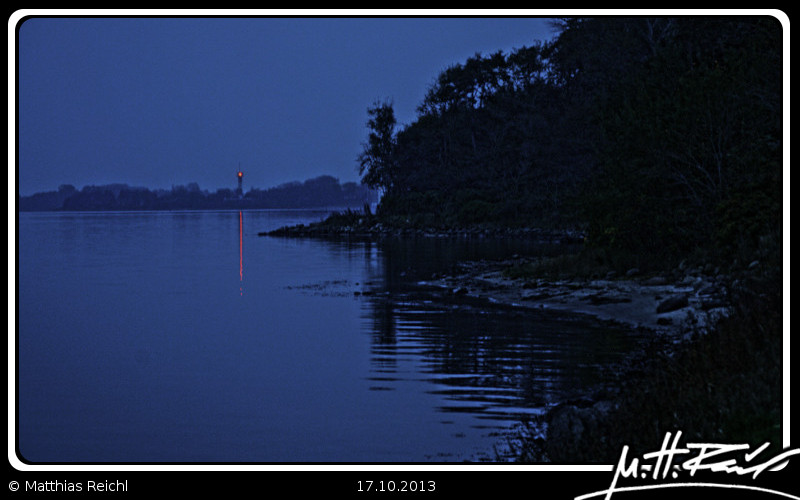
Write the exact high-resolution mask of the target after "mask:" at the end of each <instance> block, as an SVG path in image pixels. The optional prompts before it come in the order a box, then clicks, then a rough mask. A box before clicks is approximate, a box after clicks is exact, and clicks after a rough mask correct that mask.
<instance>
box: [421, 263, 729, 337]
mask: <svg viewBox="0 0 800 500" xmlns="http://www.w3.org/2000/svg"><path fill="white" fill-rule="evenodd" d="M525 263H526V259H520V258H517V259H512V260H506V261H499V262H486V261H481V262H466V263H462V264H461V265H460V269H459V272H458V273H456V274H453V275H448V276H436V277H435V279H431V280H427V281H424V282H422V283H421V284H425V285H429V286H436V287H441V288H444V289H448V290H450V291H451V293H453V294H454V295H464V296H470V297H478V298H484V299H486V300H488V301H490V302H494V303H502V304H507V305H513V306H517V307H526V308H538V309H550V310H555V311H561V312H572V313H581V314H588V315H591V316H594V317H597V318H598V319H602V320H612V321H617V322H620V323H626V324H629V325H631V326H632V327H634V328H648V329H651V330H653V331H654V332H657V333H660V334H670V335H672V336H674V337H676V338H678V339H680V338H681V337H682V336H683V335H686V334H687V333H688V332H690V331H692V332H693V331H696V329H697V327H698V326H699V327H703V326H704V325H707V324H710V323H711V322H713V320H714V318H717V317H719V316H720V315H724V314H725V313H726V311H727V304H726V300H725V297H726V291H727V287H728V284H727V280H728V279H729V278H728V277H727V276H725V275H720V274H719V273H717V274H711V273H708V274H706V273H704V272H703V270H701V269H688V268H685V269H678V270H676V271H675V272H672V273H669V274H668V275H665V276H644V275H640V274H639V272H638V270H636V269H631V270H629V271H628V272H627V273H626V275H624V276H622V277H619V278H618V277H616V276H614V275H613V273H609V275H608V276H607V277H605V278H602V279H590V280H580V279H559V280H549V279H544V278H535V279H531V278H513V277H509V276H508V273H507V270H508V269H510V268H512V267H513V266H519V265H524V264H525Z"/></svg>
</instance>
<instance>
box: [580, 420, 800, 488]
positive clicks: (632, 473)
mask: <svg viewBox="0 0 800 500" xmlns="http://www.w3.org/2000/svg"><path fill="white" fill-rule="evenodd" d="M680 438H681V432H680V431H678V432H676V433H675V436H674V437H673V436H672V433H671V432H667V434H666V436H665V437H664V441H663V443H662V444H661V449H660V450H658V451H654V452H650V453H645V454H644V455H642V457H641V460H640V459H639V458H633V459H632V460H631V461H630V462H629V461H628V450H629V448H628V445H625V446H624V447H623V448H622V453H621V454H620V457H619V462H618V463H617V465H616V467H615V468H614V478H613V479H612V480H611V485H610V486H609V487H608V489H606V490H602V491H596V492H594V493H588V494H586V495H581V496H579V497H575V500H585V499H588V498H593V497H599V496H605V498H606V500H610V499H611V495H613V494H614V493H615V492H625V491H641V490H653V489H660V488H680V487H712V488H736V489H745V490H754V491H760V492H764V493H771V494H774V495H779V496H782V497H786V498H793V499H795V500H800V497H797V496H794V495H790V494H788V493H784V492H781V491H775V490H770V489H767V488H760V487H756V486H749V485H736V484H718V483H701V482H695V483H692V482H689V483H686V482H662V483H657V481H665V480H670V481H671V480H674V479H677V478H678V476H679V473H681V472H682V471H688V472H689V475H690V476H692V477H694V476H695V474H696V473H697V472H698V471H711V472H724V473H727V474H737V475H739V476H745V475H749V474H752V478H753V479H755V478H756V477H758V476H759V474H761V473H762V472H764V471H767V470H772V471H774V470H780V469H781V468H783V467H784V466H785V465H786V463H787V462H788V460H789V457H791V456H792V455H797V454H798V453H800V448H794V449H788V450H784V451H783V452H782V453H781V454H779V455H777V456H774V457H772V458H770V459H768V460H765V461H763V462H759V461H754V459H755V458H756V457H758V456H759V455H760V454H761V453H762V452H763V451H764V450H765V449H767V448H768V447H769V443H764V444H763V445H761V446H759V447H758V448H757V449H755V450H753V451H752V452H746V451H747V450H749V449H750V445H747V444H714V443H686V445H685V446H684V447H679V442H680ZM741 452H746V453H745V454H744V462H745V465H740V464H739V462H738V460H737V458H735V457H732V454H733V453H737V457H738V456H739V455H740V454H741ZM690 454H696V455H694V456H691V458H688V459H685V460H683V459H684V458H686V457H685V456H689V455H690ZM676 457H680V463H673V462H675V461H676ZM646 461H648V463H646ZM650 461H654V462H655V463H651V462H650ZM630 477H633V478H634V479H647V478H649V479H651V480H652V481H654V482H656V483H655V484H646V485H637V486H628V487H619V486H618V482H619V479H620V478H623V479H626V478H630Z"/></svg>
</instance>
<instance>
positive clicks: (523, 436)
mask: <svg viewBox="0 0 800 500" xmlns="http://www.w3.org/2000/svg"><path fill="white" fill-rule="evenodd" d="M524 264H525V259H512V260H509V261H502V262H467V263H462V264H461V266H460V269H459V270H458V272H457V273H455V274H452V275H448V276H437V277H436V278H435V279H432V280H427V281H424V282H422V284H425V285H429V286H436V287H440V288H442V289H444V290H447V291H448V293H451V294H453V295H461V296H465V297H476V298H483V299H485V300H487V301H489V302H492V303H500V304H505V305H511V306H516V307H524V308H534V309H550V310H554V311H560V312H569V313H580V314H588V315H591V316H593V317H596V318H598V319H601V320H611V321H615V322H620V323H625V324H628V325H630V326H631V327H633V328H637V329H645V330H646V331H651V332H652V334H653V340H654V343H658V344H659V345H660V346H662V347H659V348H658V349H659V351H658V352H659V353H660V354H659V355H661V356H672V353H673V352H674V350H675V349H678V348H680V346H681V345H682V344H684V343H685V342H687V341H688V340H690V339H691V338H693V337H694V336H695V335H696V334H697V333H698V332H700V333H702V332H704V331H707V328H708V327H710V326H712V325H713V324H714V323H715V322H716V320H717V319H719V318H720V317H722V316H726V315H728V314H729V311H730V304H728V302H727V296H728V295H727V288H728V287H729V284H728V280H729V279H730V278H729V277H728V276H725V275H722V274H719V273H718V272H716V273H714V272H713V271H714V270H711V269H709V271H712V272H709V273H706V272H705V269H702V268H688V267H685V266H683V267H682V268H680V269H676V270H675V271H673V272H671V273H668V274H667V273H665V275H658V276H653V275H650V276H646V275H642V274H640V273H639V271H638V270H636V269H632V270H630V271H628V272H627V273H626V274H625V275H624V276H621V277H617V276H615V275H613V273H609V275H608V276H607V277H604V278H603V279H588V280H579V279H559V280H548V279H543V278H536V279H531V278H513V277H509V276H508V272H507V271H508V270H509V269H512V268H513V267H514V266H519V265H524ZM756 265H757V264H756ZM640 363H641V360H640V359H636V358H632V359H630V360H628V361H627V362H626V363H624V364H623V366H620V367H617V368H610V369H613V370H619V371H620V373H623V372H624V373H627V372H631V373H633V372H641V371H642V370H647V368H645V367H644V366H643V365H641V364H640ZM619 395H620V388H619V387H614V386H598V387H596V388H594V390H593V392H592V393H591V394H587V395H586V396H584V397H581V398H579V399H576V400H569V401H564V402H561V403H559V404H557V405H556V406H554V407H551V408H547V409H546V411H545V413H544V414H543V415H542V416H541V418H540V419H536V420H535V421H532V422H528V423H525V424H520V426H519V428H518V430H517V432H519V433H520V435H519V436H517V437H516V438H515V439H516V440H517V443H516V445H514V446H512V451H511V452H510V454H509V455H510V458H509V456H506V457H504V458H503V459H504V460H512V461H531V462H541V461H553V462H564V461H566V462H574V461H588V462H591V461H594V460H596V459H597V457H596V456H593V455H591V453H587V454H586V455H585V456H575V453H576V450H582V449H583V447H582V442H583V441H584V440H586V439H587V438H588V437H589V436H591V437H592V439H596V436H597V434H598V433H599V432H601V431H600V430H599V429H600V428H601V426H602V425H603V424H602V422H603V421H604V420H605V419H606V418H608V416H609V415H610V414H611V412H613V411H614V410H616V409H617V408H618V400H617V398H618V397H619ZM510 439H511V438H510Z"/></svg>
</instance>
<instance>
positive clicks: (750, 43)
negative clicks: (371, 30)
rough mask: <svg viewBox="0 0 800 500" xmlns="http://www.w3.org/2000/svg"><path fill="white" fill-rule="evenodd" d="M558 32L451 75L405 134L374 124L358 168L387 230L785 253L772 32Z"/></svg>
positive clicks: (691, 24)
mask: <svg viewBox="0 0 800 500" xmlns="http://www.w3.org/2000/svg"><path fill="white" fill-rule="evenodd" d="M557 25H558V28H559V30H560V32H559V35H558V36H557V37H556V38H555V39H554V40H553V41H552V42H550V43H541V42H536V43H534V44H532V45H531V46H529V47H523V48H520V49H516V50H514V51H512V52H511V53H510V54H504V53H502V52H496V53H493V54H489V55H482V54H475V55H474V56H473V57H470V58H468V59H467V60H466V61H465V62H463V63H460V64H454V65H452V66H450V67H448V68H446V69H445V70H444V71H442V72H441V73H440V74H439V75H438V76H437V77H436V79H435V80H434V83H433V85H432V86H431V87H430V89H428V92H427V93H426V95H425V98H424V99H423V101H422V103H421V104H420V105H419V107H418V109H417V112H418V116H417V118H416V120H415V121H413V122H412V123H410V124H408V125H405V126H403V127H402V128H401V129H399V130H397V131H395V130H394V125H395V123H394V115H393V113H392V110H391V105H389V104H387V103H376V104H375V105H374V106H373V107H372V108H370V109H369V110H368V113H369V116H370V122H369V125H370V128H371V130H372V132H371V133H370V136H369V141H368V143H367V144H366V145H365V150H364V153H363V154H362V156H361V157H360V160H361V164H360V167H361V171H362V174H363V175H364V177H363V179H364V182H367V183H369V184H370V185H372V186H375V187H379V188H381V189H383V190H384V192H385V193H386V196H385V197H384V199H383V202H382V207H381V213H382V214H383V215H384V216H387V217H392V218H394V219H396V220H402V219H403V218H414V217H416V216H417V214H433V216H432V220H434V221H435V222H436V223H437V224H449V225H461V224H480V223H494V224H498V225H509V226H514V225H527V226H559V225H561V226H564V225H569V226H579V227H582V228H584V229H585V230H586V231H587V235H588V238H587V241H588V243H589V244H590V245H592V246H593V247H595V248H604V249H607V250H610V251H614V252H619V253H624V254H627V255H629V256H636V258H637V259H640V260H641V259H644V260H646V259H650V260H656V261H659V262H664V263H665V264H666V263H671V262H675V261H678V260H680V259H681V258H682V257H684V256H686V255H687V254H689V253H697V252H700V253H704V254H705V255H706V256H707V257H709V258H713V259H722V260H724V259H732V258H733V256H736V258H738V259H740V260H743V259H746V255H748V253H750V254H752V252H754V251H755V250H756V248H757V247H758V243H757V242H758V241H760V239H761V238H763V237H764V236H765V235H773V237H774V235H777V237H778V238H780V231H781V229H780V223H779V222H778V219H779V217H780V206H781V168H782V165H781V141H780V138H781V136H782V131H781V112H782V109H781V91H782V89H781V84H780V82H781V69H782V68H781V62H782V54H781V29H780V25H779V24H778V23H777V21H776V20H775V19H772V18H770V17H755V16H753V17H713V16H706V17H679V18H669V17H658V18H645V17H633V18H612V17H602V18H576V19H563V20H560V21H558V23H557ZM426 217H427V216H426ZM428 219H431V217H428Z"/></svg>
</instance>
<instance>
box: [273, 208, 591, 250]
mask: <svg viewBox="0 0 800 500" xmlns="http://www.w3.org/2000/svg"><path fill="white" fill-rule="evenodd" d="M341 217H345V216H341ZM348 219H349V220H347V221H346V223H341V222H339V221H331V222H329V221H322V222H318V223H314V224H298V225H296V226H285V227H281V228H278V229H274V230H272V231H264V232H260V233H258V235H259V236H284V237H294V238H297V237H300V238H309V237H311V238H313V237H317V238H380V237H390V236H396V237H420V238H465V239H470V238H487V239H491V238H496V239H503V238H524V239H531V240H535V241H538V242H542V243H561V244H578V243H583V239H584V235H583V233H582V232H580V231H576V230H563V231H551V230H544V229H540V228H533V227H515V228H506V227H495V226H489V225H477V226H471V227H456V228H430V227H426V228H420V227H415V226H413V225H411V224H410V223H409V224H393V225H388V224H384V223H381V222H377V221H376V220H375V218H374V217H370V216H357V215H351V216H349V217H348Z"/></svg>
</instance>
